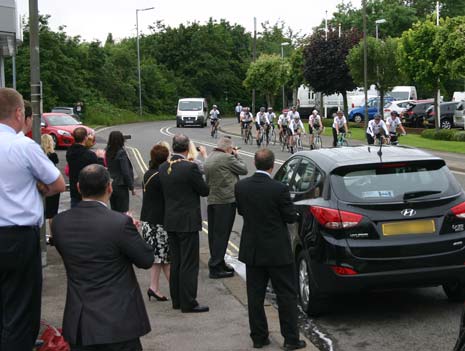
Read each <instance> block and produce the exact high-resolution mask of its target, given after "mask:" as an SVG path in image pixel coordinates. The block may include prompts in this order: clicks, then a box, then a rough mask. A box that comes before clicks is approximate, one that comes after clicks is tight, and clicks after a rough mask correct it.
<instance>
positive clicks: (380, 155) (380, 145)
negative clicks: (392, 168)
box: [377, 135, 384, 162]
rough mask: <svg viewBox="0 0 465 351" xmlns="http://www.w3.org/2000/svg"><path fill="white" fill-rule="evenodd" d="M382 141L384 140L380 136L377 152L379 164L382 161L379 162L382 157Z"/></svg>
mask: <svg viewBox="0 0 465 351" xmlns="http://www.w3.org/2000/svg"><path fill="white" fill-rule="evenodd" d="M383 140H384V136H382V135H380V139H379V141H380V143H379V150H378V152H377V154H378V156H379V160H380V161H381V162H383V161H382V160H381V157H382V156H383Z"/></svg>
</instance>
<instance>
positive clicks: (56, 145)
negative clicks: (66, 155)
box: [50, 134, 58, 149]
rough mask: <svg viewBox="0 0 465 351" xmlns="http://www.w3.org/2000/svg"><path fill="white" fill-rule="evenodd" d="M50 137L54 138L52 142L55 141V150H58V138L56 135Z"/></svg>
mask: <svg viewBox="0 0 465 351" xmlns="http://www.w3.org/2000/svg"><path fill="white" fill-rule="evenodd" d="M50 136H51V137H52V140H53V148H54V149H57V148H58V139H57V136H56V135H55V134H50Z"/></svg>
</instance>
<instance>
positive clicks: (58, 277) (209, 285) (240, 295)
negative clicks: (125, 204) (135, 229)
mask: <svg viewBox="0 0 465 351" xmlns="http://www.w3.org/2000/svg"><path fill="white" fill-rule="evenodd" d="M69 202H70V200H69V193H68V192H65V193H62V194H61V199H60V211H62V210H65V209H68V208H69ZM208 258H209V252H208V239H207V236H206V235H203V234H201V235H200V273H199V287H198V301H199V303H200V304H203V305H208V306H209V307H210V312H208V313H198V314H196V313H194V314H188V313H181V312H180V311H179V310H173V309H172V308H171V302H170V301H168V302H159V301H155V300H154V299H152V301H148V299H147V295H146V291H147V288H148V286H149V284H150V271H149V270H141V269H137V268H136V269H135V270H136V275H137V279H138V281H139V285H140V287H141V290H142V294H143V296H144V301H145V305H146V308H147V312H148V315H149V318H150V323H151V326H152V331H151V332H150V333H149V334H147V335H145V336H143V337H142V338H141V341H142V345H143V347H144V350H146V351H156V350H157V351H158V350H172V351H178V350H179V351H181V350H182V351H209V350H212V351H221V350H224V351H244V350H253V348H252V341H251V339H250V337H249V324H248V313H247V296H246V287H245V279H244V276H245V272H244V271H245V269H244V267H243V265H242V264H241V263H238V262H237V261H236V260H234V261H233V260H231V262H229V261H228V263H230V264H233V265H234V268H235V269H236V275H235V276H234V277H233V278H228V279H221V280H213V279H209V277H208V268H207V267H208V266H207V263H208ZM160 283H161V291H162V293H164V294H165V295H166V296H169V287H168V282H167V281H166V279H165V277H164V276H161V277H160ZM65 298H66V273H65V269H64V266H63V262H62V260H61V257H60V255H59V254H58V252H57V251H56V250H55V248H54V247H51V246H47V265H46V267H45V268H44V284H43V297H42V319H43V320H45V321H47V322H48V323H50V324H52V325H54V326H58V327H60V326H61V325H62V317H63V311H64V306H65ZM115 308H118V307H117V306H115ZM265 309H266V314H267V317H268V325H269V330H270V340H271V344H270V345H269V346H266V347H265V348H264V349H265V350H269V351H276V350H281V349H282V348H281V347H282V345H283V342H284V341H283V338H282V336H281V334H280V329H279V319H278V312H277V310H276V308H275V307H273V305H271V303H270V302H266V304H265ZM301 338H302V339H304V340H305V341H306V342H307V347H306V348H305V349H304V350H310V351H316V350H318V349H317V348H316V347H315V346H313V344H311V342H310V341H309V340H308V339H307V338H305V337H304V336H303V335H301Z"/></svg>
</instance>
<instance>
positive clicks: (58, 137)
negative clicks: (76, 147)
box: [40, 112, 95, 147]
mask: <svg viewBox="0 0 465 351" xmlns="http://www.w3.org/2000/svg"><path fill="white" fill-rule="evenodd" d="M77 127H84V128H86V129H87V134H88V135H92V136H94V135H95V131H94V130H93V129H92V128H89V127H87V126H85V125H82V124H81V122H78V121H77V120H76V119H75V118H73V117H72V116H70V115H67V114H64V113H53V112H52V113H44V114H42V121H41V128H40V131H41V134H50V135H51V136H52V139H53V141H54V142H55V146H56V147H68V146H71V145H72V144H73V143H74V138H73V131H74V130H75V129H76V128H77ZM93 144H95V138H93Z"/></svg>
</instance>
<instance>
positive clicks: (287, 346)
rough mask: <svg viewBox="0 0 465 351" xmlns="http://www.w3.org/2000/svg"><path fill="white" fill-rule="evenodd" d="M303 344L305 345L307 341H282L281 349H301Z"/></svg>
mask: <svg viewBox="0 0 465 351" xmlns="http://www.w3.org/2000/svg"><path fill="white" fill-rule="evenodd" d="M305 346H307V343H306V342H305V341H304V340H299V341H297V343H296V344H288V343H286V342H285V343H284V345H283V349H284V350H286V351H288V350H298V349H303V348H304V347H305Z"/></svg>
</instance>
